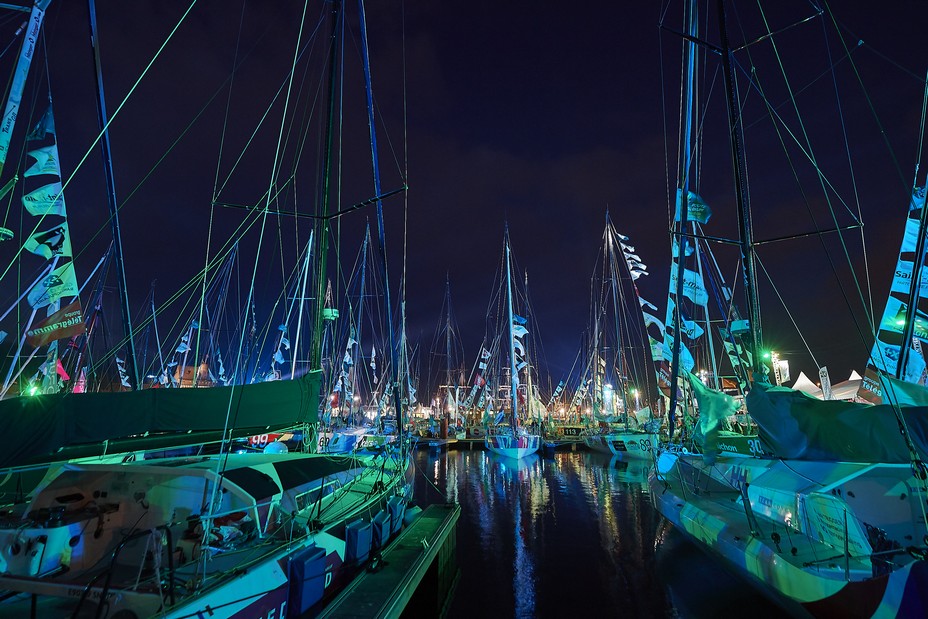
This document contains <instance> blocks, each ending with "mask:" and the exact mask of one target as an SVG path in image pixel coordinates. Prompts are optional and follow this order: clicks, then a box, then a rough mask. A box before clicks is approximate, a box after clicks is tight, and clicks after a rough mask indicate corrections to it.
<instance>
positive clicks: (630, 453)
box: [607, 432, 658, 461]
mask: <svg viewBox="0 0 928 619" xmlns="http://www.w3.org/2000/svg"><path fill="white" fill-rule="evenodd" d="M608 439H609V440H608V441H607V444H608V446H609V450H610V451H611V452H612V454H613V455H614V456H615V457H616V458H619V459H620V460H648V461H650V460H653V459H654V452H655V450H656V449H657V448H658V438H657V434H654V433H649V432H614V433H612V434H609V435H608Z"/></svg>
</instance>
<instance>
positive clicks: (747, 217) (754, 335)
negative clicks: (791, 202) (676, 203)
mask: <svg viewBox="0 0 928 619" xmlns="http://www.w3.org/2000/svg"><path fill="white" fill-rule="evenodd" d="M718 10H719V33H720V35H721V43H722V50H721V51H722V73H723V76H724V78H725V79H724V81H725V93H726V95H727V100H728V124H729V132H728V135H729V138H730V140H731V160H732V167H733V169H734V174H735V197H736V199H737V207H738V209H737V210H738V228H739V232H740V241H741V243H740V245H741V262H742V269H743V270H744V288H745V290H744V292H745V302H746V305H747V311H748V318H749V320H750V321H751V322H750V327H751V347H752V349H753V350H752V351H751V357H752V359H751V361H752V363H751V365H752V372H753V379H754V380H764V371H763V368H764V365H763V362H762V361H761V354H760V353H761V350H762V346H763V338H762V335H761V324H760V306H759V305H758V295H757V277H756V272H755V264H754V236H753V234H754V232H753V226H752V224H751V204H750V199H749V196H748V191H747V183H746V178H745V169H744V168H745V162H744V145H743V144H742V143H741V129H742V127H741V109H740V107H739V106H738V98H737V93H736V92H735V79H734V73H733V72H732V67H731V55H732V50H731V45H730V44H729V42H728V28H727V26H726V23H725V0H718Z"/></svg>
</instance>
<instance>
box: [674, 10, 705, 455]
mask: <svg viewBox="0 0 928 619" xmlns="http://www.w3.org/2000/svg"><path fill="white" fill-rule="evenodd" d="M684 20H685V22H686V34H687V39H686V44H685V45H684V47H683V50H684V56H685V58H684V62H685V65H686V75H685V77H684V80H683V101H684V105H685V111H684V114H683V144H682V148H681V151H682V156H683V166H682V167H683V169H682V170H681V171H680V191H679V194H678V196H677V197H676V204H675V206H674V208H675V211H676V212H677V213H678V214H679V218H680V221H679V224H678V225H677V226H676V230H675V234H676V238H675V239H673V243H676V245H677V260H676V263H674V262H673V257H672V256H671V270H673V268H674V266H675V267H676V273H677V283H676V290H675V291H674V298H675V301H674V305H675V306H676V309H675V311H674V314H673V316H672V320H673V350H672V354H671V361H670V405H669V407H668V409H667V419H668V425H669V427H668V430H667V431H668V435H669V437H670V438H671V439H673V431H674V426H675V424H676V421H675V419H676V412H677V381H678V380H679V378H680V346H681V345H682V340H681V338H680V333H681V331H682V329H681V328H680V327H681V324H682V319H681V313H682V312H681V308H680V302H681V301H680V300H681V299H682V298H683V278H684V275H685V271H684V269H683V260H684V258H685V257H686V235H685V234H684V233H685V232H686V222H687V215H688V214H689V188H690V169H691V168H692V154H693V151H694V150H695V149H693V148H692V141H693V99H694V92H693V91H694V89H695V86H694V85H695V82H696V36H697V35H698V33H699V26H698V22H697V21H696V0H690V1H689V3H687V5H686V10H685V17H684ZM673 243H671V244H673ZM669 301H670V300H669V299H668V302H669ZM670 326H671V325H667V327H670Z"/></svg>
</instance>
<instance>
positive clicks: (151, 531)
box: [71, 525, 175, 619]
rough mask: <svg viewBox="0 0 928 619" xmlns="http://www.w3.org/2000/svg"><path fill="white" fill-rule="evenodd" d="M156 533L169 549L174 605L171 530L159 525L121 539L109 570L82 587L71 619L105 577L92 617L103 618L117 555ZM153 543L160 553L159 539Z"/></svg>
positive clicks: (172, 600)
mask: <svg viewBox="0 0 928 619" xmlns="http://www.w3.org/2000/svg"><path fill="white" fill-rule="evenodd" d="M157 531H163V532H164V535H166V536H167V542H168V543H167V547H168V549H169V552H168V553H167V554H168V595H169V597H170V601H171V605H173V604H174V602H175V599H174V552H173V548H174V543H173V536H172V534H171V529H170V527H169V526H168V525H159V526H157V527H155V528H153V529H146V530H143V531H136V532H135V533H132V534H129V535H127V536H126V537H124V538H123V539H122V541H120V542H119V544H118V545H117V546H116V548H115V549H114V550H113V558H112V559H110V567H109V569H107V570H104V571H102V572H100V573H99V574H97V575H96V576H94V577H93V578H92V579H90V582H88V583H87V585H86V586H85V587H84V590H83V591H81V597H80V599H79V600H78V602H77V606H75V608H74V612H73V613H72V614H71V617H72V619H77V617H80V616H82V615H81V612H80V611H81V607H82V606H83V605H84V602H85V601H87V598H88V596H89V595H90V591H91V590H92V589H93V587H94V585H95V584H96V583H97V581H98V580H99V579H100V578H101V577H103V576H106V580H105V581H104V583H103V589H102V590H101V591H100V602H99V604H98V605H97V612H96V613H95V615H94V617H96V619H100V618H101V617H103V609H104V608H105V607H106V597H107V595H108V594H109V591H110V585H111V584H112V581H113V572H114V571H115V570H116V563H117V561H118V560H119V555H120V554H121V553H122V551H123V550H124V549H125V548H126V546H127V545H128V544H129V542H132V541H134V540H137V539H140V538H142V537H145V536H151V537H154V535H155V533H156V532H157ZM155 542H156V547H157V548H158V549H159V551H160V547H161V543H160V538H159V539H158V540H155ZM143 560H144V558H143ZM140 574H141V568H140ZM157 584H158V587H159V588H160V587H161V583H160V581H159V582H158V583H157ZM136 586H138V581H136Z"/></svg>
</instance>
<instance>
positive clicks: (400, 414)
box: [358, 0, 405, 432]
mask: <svg viewBox="0 0 928 619" xmlns="http://www.w3.org/2000/svg"><path fill="white" fill-rule="evenodd" d="M358 9H359V12H360V21H361V57H362V59H363V62H364V86H365V89H364V90H365V92H366V94H367V122H368V128H369V129H370V134H371V158H372V163H373V174H374V195H375V196H378V199H377V237H378V241H379V247H380V262H381V268H382V270H383V286H384V303H386V318H387V327H388V329H387V330H388V332H389V336H390V337H389V343H390V358H391V361H392V363H391V366H390V373H391V380H392V381H393V401H394V404H395V406H396V423H397V426H396V427H397V431H398V432H402V429H403V428H404V427H405V419H404V418H405V412H404V410H403V398H402V397H401V394H400V383H399V377H398V370H399V368H398V367H397V366H398V365H399V357H398V351H397V348H396V336H395V334H394V332H393V317H392V307H393V305H392V304H391V302H390V278H389V269H388V268H387V241H386V237H385V234H384V225H383V202H382V201H381V200H380V198H379V196H380V195H381V191H380V165H379V160H378V157H377V130H376V126H375V122H374V95H373V91H372V88H371V63H370V53H369V50H368V46H367V17H366V14H365V12H364V0H358Z"/></svg>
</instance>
